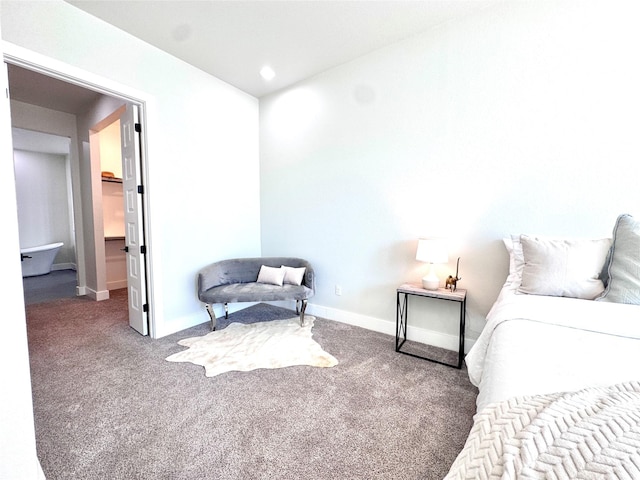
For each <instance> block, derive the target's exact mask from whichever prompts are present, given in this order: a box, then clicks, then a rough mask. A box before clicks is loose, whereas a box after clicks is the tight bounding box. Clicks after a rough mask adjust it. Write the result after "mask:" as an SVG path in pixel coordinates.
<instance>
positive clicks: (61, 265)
mask: <svg viewBox="0 0 640 480" xmlns="http://www.w3.org/2000/svg"><path fill="white" fill-rule="evenodd" d="M75 269H76V264H75V263H54V264H53V265H51V270H75Z"/></svg>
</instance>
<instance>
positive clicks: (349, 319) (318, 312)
mask: <svg viewBox="0 0 640 480" xmlns="http://www.w3.org/2000/svg"><path fill="white" fill-rule="evenodd" d="M264 303H268V304H270V305H276V306H278V307H283V308H288V309H290V310H295V308H296V306H295V302H293V301H281V302H264ZM251 305H255V303H235V304H230V305H229V313H233V312H237V311H239V310H243V309H245V308H248V307H250V306H251ZM214 312H215V314H216V317H217V318H222V317H223V316H224V308H223V307H222V305H215V306H214ZM306 313H307V314H308V315H315V316H318V317H322V318H326V319H329V320H335V321H336V322H341V323H346V324H348V325H354V326H356V327H362V328H366V329H368V330H373V331H374V332H380V333H384V334H387V335H390V336H392V337H395V335H396V322H395V319H394V320H393V321H389V320H384V319H381V318H376V317H371V316H368V315H361V314H359V313H353V312H348V311H346V310H339V309H337V308H331V307H323V306H321V305H315V304H312V303H309V304H308V305H307V311H306ZM208 321H209V315H208V314H207V312H206V310H205V309H204V306H203V307H202V314H196V315H191V316H187V317H182V318H180V319H176V320H173V321H171V323H170V324H169V325H163V326H162V329H161V330H160V331H157V332H156V338H160V337H164V336H167V335H171V334H173V333H176V332H180V331H182V330H186V329H187V328H191V327H194V326H196V325H200V324H202V323H205V322H208ZM407 340H412V341H416V342H420V343H425V344H427V345H433V346H435V347H440V348H445V349H447V350H454V351H457V350H458V336H457V335H451V334H448V333H442V332H436V331H435V330H428V329H426V328H419V327H412V326H410V325H409V326H408V327H407ZM474 343H475V339H470V338H465V353H467V352H468V351H469V349H470V348H471V347H472V346H473V344H474Z"/></svg>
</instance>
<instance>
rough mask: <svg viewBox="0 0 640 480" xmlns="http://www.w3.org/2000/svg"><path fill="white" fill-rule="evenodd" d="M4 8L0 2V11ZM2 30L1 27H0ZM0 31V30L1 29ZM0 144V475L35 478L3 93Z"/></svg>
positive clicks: (2, 82) (2, 85)
mask: <svg viewBox="0 0 640 480" xmlns="http://www.w3.org/2000/svg"><path fill="white" fill-rule="evenodd" d="M3 14H4V7H3V5H2V4H1V3H0V16H1V15H3ZM0 30H1V28H0ZM0 33H1V32H0ZM6 88H8V79H7V70H6V67H5V66H2V68H1V69H0V90H5V89H6ZM0 145H1V146H2V150H1V154H0V155H2V161H1V162H0V178H2V179H4V180H3V181H4V182H5V183H4V185H3V186H2V188H0V204H1V205H2V208H0V224H1V225H2V227H3V228H2V236H3V242H2V246H3V248H2V249H1V251H0V262H1V263H2V266H3V278H4V280H5V282H4V290H3V305H2V308H3V318H4V321H3V322H0V334H1V335H2V337H3V338H6V339H11V340H10V341H9V342H6V345H5V348H2V349H0V378H2V384H3V387H2V392H3V393H2V395H1V396H0V425H2V428H0V452H2V461H0V479H2V480H13V479H29V480H31V479H37V478H44V477H43V476H41V475H40V474H41V470H40V465H39V463H38V459H37V457H36V441H35V428H34V424H33V403H32V400H31V379H30V376H29V351H28V346H27V328H26V321H25V312H24V300H23V298H24V292H23V290H22V269H21V267H20V261H19V256H18V255H17V252H18V250H19V248H20V241H19V237H18V214H17V203H16V189H15V183H14V182H13V161H12V155H13V152H12V146H11V118H10V105H9V100H8V99H7V98H6V96H4V95H1V96H0Z"/></svg>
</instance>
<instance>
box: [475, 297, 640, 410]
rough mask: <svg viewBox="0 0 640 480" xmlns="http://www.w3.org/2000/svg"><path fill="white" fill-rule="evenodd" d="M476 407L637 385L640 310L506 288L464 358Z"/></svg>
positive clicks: (639, 354) (639, 352)
mask: <svg viewBox="0 0 640 480" xmlns="http://www.w3.org/2000/svg"><path fill="white" fill-rule="evenodd" d="M466 363H467V367H468V370H469V377H470V379H471V381H472V383H473V384H474V385H476V386H477V387H478V388H479V395H478V399H477V409H478V411H481V410H482V409H483V408H484V407H485V406H487V405H488V404H489V403H492V402H497V401H502V400H506V399H508V398H511V397H514V396H521V395H533V394H543V393H553V392H560V391H571V390H579V389H582V388H586V387H591V386H607V385H613V384H616V383H620V382H625V381H630V380H638V379H640V306H637V305H627V304H619V303H608V302H596V301H592V300H580V299H574V298H565V297H548V296H539V295H524V294H517V293H515V289H514V288H513V287H510V286H509V285H508V284H507V285H505V287H504V288H503V290H502V292H501V293H500V296H499V297H498V300H497V301H496V303H495V304H494V306H493V308H492V309H491V311H490V312H489V315H488V317H487V324H486V326H485V328H484V330H483V332H482V334H481V335H480V337H479V338H478V340H477V341H476V343H475V344H474V346H473V347H472V349H471V350H470V352H469V354H468V355H467V357H466Z"/></svg>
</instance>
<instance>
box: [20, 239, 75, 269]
mask: <svg viewBox="0 0 640 480" xmlns="http://www.w3.org/2000/svg"><path fill="white" fill-rule="evenodd" d="M63 245H64V243H62V242H58V243H50V244H48V245H40V246H38V247H30V248H21V249H20V258H21V259H22V276H23V277H34V276H36V275H45V274H47V273H49V272H50V271H51V266H52V265H53V260H54V259H55V258H56V255H57V254H58V251H59V250H60V247H62V246H63Z"/></svg>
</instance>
